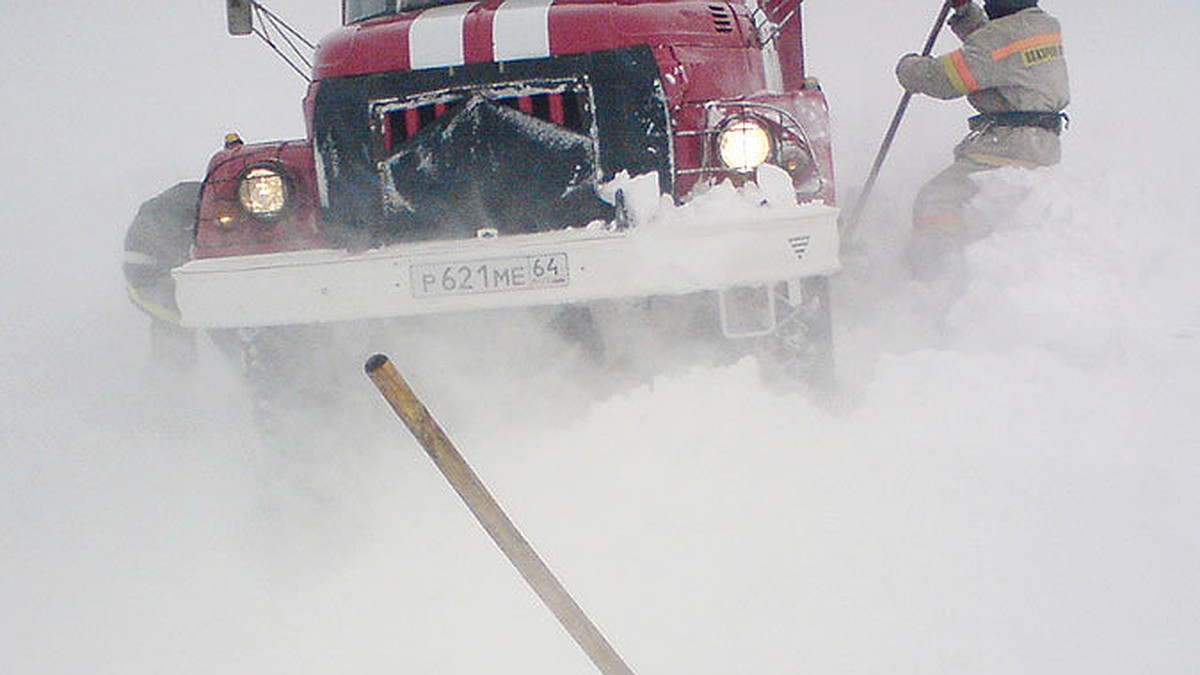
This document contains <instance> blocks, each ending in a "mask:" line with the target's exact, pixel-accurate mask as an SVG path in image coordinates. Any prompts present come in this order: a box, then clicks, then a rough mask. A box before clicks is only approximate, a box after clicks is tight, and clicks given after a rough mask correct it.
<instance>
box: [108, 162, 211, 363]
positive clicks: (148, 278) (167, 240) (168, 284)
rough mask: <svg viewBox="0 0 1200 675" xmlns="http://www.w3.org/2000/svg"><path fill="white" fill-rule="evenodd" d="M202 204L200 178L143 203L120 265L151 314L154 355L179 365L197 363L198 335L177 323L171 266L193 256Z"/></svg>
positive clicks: (133, 294)
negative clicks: (195, 231)
mask: <svg viewBox="0 0 1200 675" xmlns="http://www.w3.org/2000/svg"><path fill="white" fill-rule="evenodd" d="M199 206H200V183H199V182H196V181H189V182H184V183H179V184H177V185H175V186H174V187H172V188H170V189H169V190H166V191H165V192H163V193H161V194H159V195H158V196H156V197H154V198H153V199H150V200H147V201H146V202H145V203H143V204H142V206H141V208H139V209H138V212H137V215H136V216H134V218H133V222H132V223H131V224H130V225H129V229H128V230H127V231H126V233H125V260H124V264H123V266H122V268H123V271H124V273H125V283H126V289H127V291H128V293H129V299H130V300H132V301H133V304H134V305H136V306H137V308H138V309H140V310H142V311H143V312H145V313H146V314H147V315H148V316H149V317H150V321H151V327H150V345H151V350H152V352H153V354H154V357H155V359H156V360H158V361H160V362H162V363H166V364H169V365H176V366H180V367H187V366H190V365H192V364H193V363H194V362H195V359H196V335H195V331H193V330H191V329H189V328H183V327H182V326H180V325H179V307H178V305H176V304H175V281H174V279H172V278H171V269H172V268H174V267H178V266H179V265H182V264H183V263H185V262H187V261H188V259H189V258H190V257H191V251H192V237H193V230H194V228H195V224H196V212H197V210H198V209H199Z"/></svg>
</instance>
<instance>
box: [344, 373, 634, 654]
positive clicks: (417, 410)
mask: <svg viewBox="0 0 1200 675" xmlns="http://www.w3.org/2000/svg"><path fill="white" fill-rule="evenodd" d="M366 371H367V376H368V377H370V378H371V381H372V382H374V383H375V386H376V387H377V388H378V389H379V393H381V394H383V397H384V398H385V399H387V402H388V404H390V405H391V406H392V410H394V411H395V412H396V414H397V415H398V416H399V417H400V419H401V420H403V421H404V424H405V426H407V427H408V430H409V431H411V432H412V434H413V436H415V437H416V439H417V441H418V442H419V443H420V444H421V447H423V448H424V449H425V452H426V453H427V454H428V455H429V457H430V459H432V460H433V463H434V464H436V465H437V468H438V470H440V471H441V472H442V475H443V476H445V477H446V480H448V481H449V482H450V485H451V487H453V488H454V491H455V492H457V493H458V496H459V497H461V498H462V500H463V502H465V503H466V505H467V508H469V509H471V513H472V514H473V515H474V516H475V519H476V520H478V521H479V524H480V525H482V526H483V529H484V530H487V533H488V535H490V536H491V538H492V541H494V542H496V545H497V546H499V547H500V550H501V551H503V552H504V555H505V556H506V557H508V560H509V562H511V563H512V564H513V566H514V567H516V568H517V571H518V572H520V573H521V576H522V577H524V578H525V581H526V582H527V583H528V584H529V586H530V588H532V589H533V592H534V593H537V595H538V597H539V598H541V600H542V602H543V603H544V604H545V605H546V607H547V608H549V609H550V611H551V612H553V613H554V616H555V618H557V619H558V622H559V623H560V624H562V627H563V628H565V629H566V630H567V633H569V634H570V635H571V637H572V638H573V639H574V640H575V642H576V643H577V644H578V645H579V646H580V647H581V648H583V651H584V653H586V654H587V655H588V658H590V659H591V660H592V663H594V664H596V667H597V668H599V669H600V672H601V673H603V674H604V675H633V671H632V670H630V668H629V666H628V665H626V664H625V661H624V660H622V659H621V656H620V655H619V654H617V652H616V650H615V649H613V647H612V645H611V644H609V642H608V640H606V639H604V636H603V635H602V634H601V633H600V630H599V629H598V628H596V626H595V624H593V623H592V621H591V620H590V619H589V618H588V617H587V615H586V614H584V612H583V610H582V609H581V608H580V607H579V605H578V604H576V602H575V600H574V598H572V597H571V595H570V594H569V593H567V590H566V589H565V588H563V585H562V584H561V583H559V581H558V579H557V578H555V576H554V573H553V572H551V571H550V568H549V567H547V566H546V563H544V562H542V559H541V558H540V557H538V554H537V552H536V551H534V550H533V547H532V546H530V545H529V542H528V541H526V540H525V537H523V536H522V535H521V532H520V531H519V530H517V527H516V525H514V524H513V522H512V521H511V520H509V519H508V516H507V515H505V513H504V511H503V510H502V509H501V508H500V505H499V504H498V503H496V500H495V499H494V498H493V497H492V495H491V493H489V492H488V490H487V488H486V487H484V485H483V482H482V481H480V480H479V477H478V476H477V475H475V472H474V471H473V470H472V469H471V467H470V465H468V464H467V462H466V460H465V459H463V456H462V455H461V454H460V453H459V452H458V450H457V449H456V448H455V447H454V444H453V443H452V442H451V441H450V439H449V437H447V436H446V433H445V432H444V431H442V428H441V426H439V425H438V423H437V421H436V420H435V419H433V415H431V414H430V413H429V410H427V409H426V408H425V405H424V404H422V403H421V401H420V399H418V398H417V395H416V394H415V393H413V390H412V388H410V387H409V386H408V383H407V382H405V380H404V378H403V377H402V376H401V375H400V372H399V371H397V370H396V367H395V366H393V365H392V362H391V361H390V360H389V359H388V357H386V356H384V355H383V354H376V355H375V356H372V357H371V358H370V359H369V360H368V361H367V364H366Z"/></svg>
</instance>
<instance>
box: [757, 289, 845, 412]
mask: <svg viewBox="0 0 1200 675" xmlns="http://www.w3.org/2000/svg"><path fill="white" fill-rule="evenodd" d="M775 291H776V292H775V294H774V295H775V311H776V325H775V330H774V331H773V332H772V333H771V334H770V335H767V336H766V337H764V338H762V341H761V343H760V347H759V349H760V356H761V358H762V360H763V366H764V379H766V380H767V381H768V382H770V383H772V384H778V385H781V386H785V387H789V386H797V385H799V386H802V387H805V388H807V389H809V390H810V391H812V392H813V393H817V394H826V393H830V392H832V390H833V388H834V385H835V377H834V354H833V326H832V316H831V313H830V297H829V296H830V293H829V280H828V279H827V278H825V277H812V278H808V279H802V280H799V281H797V282H793V283H780V284H778V285H777V286H776V288H775ZM790 294H796V295H798V296H799V297H796V298H793V297H791V295H790Z"/></svg>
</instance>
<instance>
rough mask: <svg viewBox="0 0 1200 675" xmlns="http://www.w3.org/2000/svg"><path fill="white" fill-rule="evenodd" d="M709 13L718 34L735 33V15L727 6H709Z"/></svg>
mask: <svg viewBox="0 0 1200 675" xmlns="http://www.w3.org/2000/svg"><path fill="white" fill-rule="evenodd" d="M708 13H709V14H711V15H712V21H713V29H714V30H716V31H717V32H718V33H732V32H733V13H732V12H730V11H729V7H728V6H727V5H709V6H708Z"/></svg>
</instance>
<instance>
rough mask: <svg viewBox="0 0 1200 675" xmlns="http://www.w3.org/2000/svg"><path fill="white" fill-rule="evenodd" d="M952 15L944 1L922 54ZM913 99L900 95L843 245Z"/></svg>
mask: <svg viewBox="0 0 1200 675" xmlns="http://www.w3.org/2000/svg"><path fill="white" fill-rule="evenodd" d="M949 16H950V0H946V2H944V3H942V9H941V11H940V12H939V13H938V16H937V19H936V20H935V21H934V22H933V28H932V29H931V30H930V31H929V37H928V38H926V39H925V48H924V49H922V50H921V56H929V55H930V54H932V53H933V45H934V43H936V42H937V38H938V35H939V34H940V33H941V32H942V26H943V25H945V23H946V18H947V17H949ZM911 100H912V92H909V91H906V92H904V95H903V96H901V97H900V105H898V106H896V112H895V114H893V115H892V122H891V124H889V125H888V129H887V133H886V134H884V136H883V143H882V144H880V146H879V152H877V153H875V161H874V162H873V163H872V164H871V173H870V174H868V175H867V182H866V183H864V184H863V189H862V192H860V193H858V201H856V202H855V203H854V208H853V209H851V211H850V217H849V218H847V219H846V220H844V221H842V231H841V239H842V245H843V246H844V245H846V244H847V243H849V242H850V240H851V239H852V237H853V234H854V230H855V228H857V227H858V219H859V218H861V217H862V213H863V209H865V208H867V200H868V199H870V197H871V192H872V191H873V190H874V189H875V181H876V179H878V178H879V171H880V170H881V169H882V168H883V161H884V160H885V159H886V158H887V154H888V151H889V150H891V148H892V141H893V140H895V138H896V132H897V131H898V130H899V129H900V121H901V120H902V119H904V112H905V111H906V110H908V102H909V101H911Z"/></svg>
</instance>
